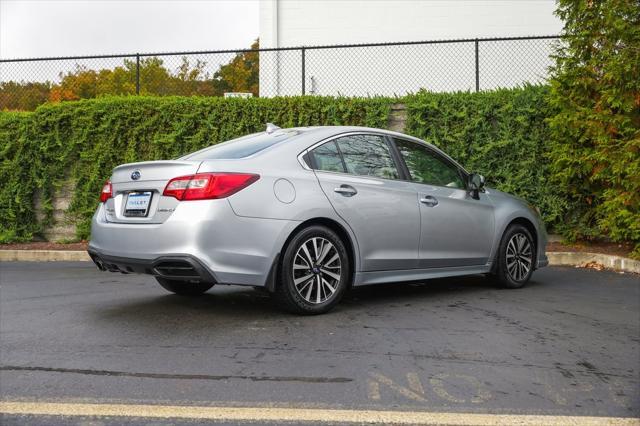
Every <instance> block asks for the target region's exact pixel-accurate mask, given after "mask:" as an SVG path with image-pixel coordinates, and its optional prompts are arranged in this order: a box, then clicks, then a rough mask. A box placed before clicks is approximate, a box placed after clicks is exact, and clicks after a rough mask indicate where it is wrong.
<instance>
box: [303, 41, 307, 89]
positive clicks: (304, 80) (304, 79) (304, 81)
mask: <svg viewBox="0 0 640 426" xmlns="http://www.w3.org/2000/svg"><path fill="white" fill-rule="evenodd" d="M304 68H305V48H304V46H303V47H302V95H303V96H304V95H305V92H306V87H305V86H306V84H307V82H306V78H305V75H304V72H305V70H304Z"/></svg>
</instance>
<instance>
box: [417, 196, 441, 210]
mask: <svg viewBox="0 0 640 426" xmlns="http://www.w3.org/2000/svg"><path fill="white" fill-rule="evenodd" d="M420 202H421V203H422V204H424V205H426V206H428V207H435V206H437V205H438V199H437V198H436V197H432V196H431V195H425V196H424V197H422V198H420Z"/></svg>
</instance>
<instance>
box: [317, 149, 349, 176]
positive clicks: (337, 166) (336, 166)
mask: <svg viewBox="0 0 640 426" xmlns="http://www.w3.org/2000/svg"><path fill="white" fill-rule="evenodd" d="M311 155H313V160H314V162H315V165H316V169H317V170H324V171H327V172H340V173H344V172H345V169H344V163H343V162H342V157H341V156H340V152H339V151H338V146H337V145H336V143H335V142H334V141H332V142H327V143H325V144H324V145H320V146H319V147H317V148H316V149H314V150H313V152H312V154H311Z"/></svg>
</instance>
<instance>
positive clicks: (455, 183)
mask: <svg viewBox="0 0 640 426" xmlns="http://www.w3.org/2000/svg"><path fill="white" fill-rule="evenodd" d="M394 141H395V143H396V146H397V147H398V150H399V151H400V154H401V155H402V158H404V161H405V163H406V164H407V168H408V169H409V175H410V176H411V180H413V181H416V182H420V183H427V184H430V185H438V186H448V187H453V188H464V182H463V181H462V177H461V176H460V172H459V170H458V168H457V167H456V166H455V165H454V164H451V163H450V162H448V161H446V160H445V159H444V158H442V157H440V156H439V155H438V154H436V153H434V152H433V151H431V150H430V149H429V148H427V147H425V146H422V145H420V144H417V143H414V142H409V141H405V140H401V139H394Z"/></svg>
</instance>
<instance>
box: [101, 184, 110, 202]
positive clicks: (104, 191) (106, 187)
mask: <svg viewBox="0 0 640 426" xmlns="http://www.w3.org/2000/svg"><path fill="white" fill-rule="evenodd" d="M111 197H113V188H112V187H111V181H109V180H108V181H106V182H105V183H104V186H103V187H102V192H100V202H101V203H104V202H105V201H107V200H108V199H109V198H111Z"/></svg>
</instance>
